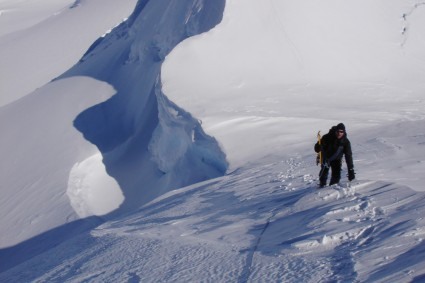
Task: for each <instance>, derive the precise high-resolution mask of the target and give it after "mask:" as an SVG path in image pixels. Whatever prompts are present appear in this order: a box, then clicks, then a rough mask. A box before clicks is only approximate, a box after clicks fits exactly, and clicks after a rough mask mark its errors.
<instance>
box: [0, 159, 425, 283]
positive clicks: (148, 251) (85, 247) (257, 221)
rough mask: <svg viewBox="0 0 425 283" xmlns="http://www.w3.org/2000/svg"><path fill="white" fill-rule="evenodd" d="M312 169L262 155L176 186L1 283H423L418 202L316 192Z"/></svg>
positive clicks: (392, 195)
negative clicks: (224, 172) (197, 181)
mask: <svg viewBox="0 0 425 283" xmlns="http://www.w3.org/2000/svg"><path fill="white" fill-rule="evenodd" d="M279 159H280V158H279ZM269 162H271V163H269ZM312 163H313V162H312V160H311V157H307V156H293V157H286V158H285V157H283V156H282V158H281V159H280V160H279V161H271V159H270V158H269V159H268V161H264V160H263V161H261V162H260V163H257V164H251V165H247V166H244V167H241V168H239V169H238V170H237V171H235V172H232V173H230V174H228V175H226V176H225V177H221V178H217V179H213V180H210V181H207V182H204V183H200V184H197V185H194V186H190V187H187V188H183V189H180V190H175V191H173V192H170V193H168V194H165V195H164V196H162V197H160V198H158V199H156V200H155V201H153V202H151V203H149V204H148V205H146V206H144V207H143V208H141V209H140V210H139V211H138V212H137V213H133V214H131V215H129V216H125V217H119V218H117V219H115V220H113V221H109V222H107V223H105V224H103V225H101V226H99V227H97V228H96V229H94V230H92V231H90V232H86V233H82V234H81V235H80V236H78V237H75V238H73V239H71V240H69V241H67V242H64V243H62V244H60V245H58V246H57V247H55V248H53V249H51V250H49V251H48V252H46V253H44V254H42V255H40V256H38V257H35V258H33V259H32V260H30V261H27V262H25V263H23V264H22V265H20V266H17V267H15V268H12V269H10V270H8V271H6V272H3V273H1V274H0V279H1V280H2V281H6V282H8V281H36V282H82V281H88V282H188V281H195V282H200V281H202V282H388V281H389V282H411V281H413V282H421V281H422V280H423V278H424V277H425V261H424V254H423V252H424V245H423V239H424V224H425V223H424V218H423V215H424V209H425V202H424V201H425V199H424V198H425V195H424V194H423V193H419V192H414V191H412V190H410V189H409V188H406V187H403V186H400V185H397V184H393V183H388V182H384V181H366V180H363V181H361V182H359V183H356V185H354V186H353V187H351V188H346V187H335V188H326V189H322V190H317V189H316V188H315V182H314V179H315V177H314V176H312V175H311V172H313V171H315V169H316V168H315V165H313V164H312ZM415 280H416V281H415Z"/></svg>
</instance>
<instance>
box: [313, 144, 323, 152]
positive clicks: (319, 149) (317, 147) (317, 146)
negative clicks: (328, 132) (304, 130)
mask: <svg viewBox="0 0 425 283" xmlns="http://www.w3.org/2000/svg"><path fill="white" fill-rule="evenodd" d="M321 150H322V146H321V145H320V144H319V143H316V144H315V145H314V151H315V152H320V151H321Z"/></svg>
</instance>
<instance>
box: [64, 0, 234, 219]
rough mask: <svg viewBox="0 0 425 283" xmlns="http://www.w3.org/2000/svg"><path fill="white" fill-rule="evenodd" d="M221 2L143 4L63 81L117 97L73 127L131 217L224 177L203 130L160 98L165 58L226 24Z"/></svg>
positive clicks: (218, 154)
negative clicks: (97, 83) (92, 148)
mask: <svg viewBox="0 0 425 283" xmlns="http://www.w3.org/2000/svg"><path fill="white" fill-rule="evenodd" d="M224 4H225V1H224V0H220V1H206V0H205V1H201V0H184V1H167V0H159V1H158V0H157V1H146V0H144V1H139V3H138V4H137V6H136V9H135V11H134V13H133V14H132V15H131V16H130V17H129V19H128V20H127V21H125V22H123V23H122V24H121V25H119V26H118V27H116V28H115V29H113V30H112V31H111V32H110V33H109V34H107V35H105V36H104V37H102V38H100V39H99V40H97V41H96V42H95V43H93V45H92V46H91V47H90V48H89V50H88V51H87V52H86V54H85V55H84V56H83V58H82V59H81V60H80V62H79V63H78V64H77V65H75V66H74V68H72V69H71V70H69V71H68V72H67V73H65V74H64V76H63V77H70V76H75V75H85V76H90V77H94V78H96V79H98V80H101V81H106V82H108V83H109V84H110V85H112V86H114V88H115V89H116V90H117V94H116V95H115V96H114V97H112V98H111V99H109V100H108V101H105V102H104V103H101V104H98V105H96V106H94V107H91V108H89V109H87V110H86V111H84V112H82V113H81V114H80V115H78V116H77V118H76V119H75V121H74V126H75V127H76V128H77V129H78V130H79V131H80V132H81V133H83V135H84V137H85V138H86V139H87V140H89V141H90V142H91V143H93V144H95V145H96V146H97V147H98V148H99V150H100V152H101V153H102V155H103V162H104V164H105V167H106V171H107V173H108V174H109V175H110V176H111V177H113V178H114V179H115V180H116V181H117V183H118V184H119V186H120V188H121V190H122V192H123V194H124V197H125V200H124V202H123V203H122V205H121V206H120V211H127V210H132V209H134V208H138V207H139V206H140V205H142V204H144V203H146V202H149V201H151V200H152V199H154V198H156V197H157V196H159V195H161V194H163V193H165V192H167V191H169V190H171V189H176V188H179V187H182V186H187V185H190V184H193V183H196V182H200V181H203V180H206V179H210V178H215V177H218V176H222V175H223V174H224V173H225V172H226V170H227V166H228V165H227V161H226V156H225V154H224V153H223V152H222V151H221V149H220V147H219V145H218V142H217V141H216V140H215V139H214V138H212V137H210V136H208V135H207V134H206V133H205V132H204V131H203V130H202V127H201V124H200V123H199V122H198V121H197V119H195V118H194V117H192V115H191V114H189V113H188V112H186V111H184V110H183V109H181V108H180V107H178V106H177V105H175V104H174V103H172V102H171V101H170V100H168V99H167V98H166V97H165V95H164V94H163V93H162V90H161V89H162V84H161V67H162V63H163V61H164V59H165V57H166V56H167V55H168V54H169V53H170V51H171V50H173V48H174V47H175V46H176V45H178V44H179V43H180V42H181V41H183V40H184V39H186V38H188V37H190V36H193V35H196V34H200V33H203V32H206V31H208V30H210V29H212V28H213V27H215V26H216V25H217V24H218V23H219V22H220V21H221V19H222V16H223V11H224Z"/></svg>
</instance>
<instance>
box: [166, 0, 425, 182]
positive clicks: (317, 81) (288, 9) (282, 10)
mask: <svg viewBox="0 0 425 283" xmlns="http://www.w3.org/2000/svg"><path fill="white" fill-rule="evenodd" d="M420 3H421V2H420V1H402V0H400V1H392V2H391V4H389V3H388V1H384V0H382V1H381V0H379V1H345V2H343V3H342V2H339V1H333V0H326V1H310V0H305V1H297V2H294V1H276V0H266V1H261V2H258V1H255V0H233V1H228V3H227V6H226V11H225V14H224V18H223V22H222V24H220V25H219V26H218V27H217V28H216V29H214V31H212V32H210V33H208V34H205V35H200V36H197V37H193V38H190V39H188V40H186V41H184V42H183V43H182V44H180V45H179V46H178V47H177V48H176V49H174V50H173V52H172V53H171V54H170V56H168V57H167V59H166V61H165V63H164V68H163V82H164V92H165V94H166V95H167V96H168V97H170V99H171V100H173V101H175V102H176V103H177V104H178V105H180V106H182V107H183V108H184V109H186V110H188V111H189V112H191V113H192V114H193V115H194V116H195V117H197V118H199V119H201V120H202V122H203V126H204V128H205V129H206V131H207V132H209V133H211V134H212V135H213V136H214V137H216V138H217V139H218V140H219V141H220V142H221V143H222V145H223V147H224V150H225V152H226V154H227V157H228V160H229V162H230V166H231V167H232V166H233V167H234V168H237V167H238V166H240V165H243V164H244V163H246V162H247V161H250V160H252V159H255V158H256V157H261V156H265V155H269V154H274V153H275V152H276V151H278V152H282V151H283V152H290V151H292V150H297V147H298V146H299V145H302V146H306V145H307V144H311V142H312V140H313V139H314V138H315V134H316V133H317V131H318V130H322V133H323V132H324V133H326V132H327V130H328V129H329V128H330V127H331V125H335V124H337V123H339V122H344V123H345V124H346V126H347V128H348V131H349V133H354V132H355V135H352V136H351V137H352V138H356V135H357V134H358V133H359V131H365V130H366V129H368V133H369V131H372V132H373V130H372V129H373V128H376V127H384V125H385V127H389V126H391V125H392V124H393V123H394V121H400V120H402V121H406V120H407V121H409V120H422V119H424V107H425V105H424V103H425V102H424V98H423V92H424V89H425V84H424V81H423V79H422V78H423V77H424V76H425V73H424V69H423V64H424V62H425V52H424V51H423V50H425V46H424V43H425V38H424V34H425V33H424V26H425V23H424V19H425V17H424V14H425V7H424V6H423V5H420ZM194 78H195V79H194ZM372 134H373V133H372ZM375 137H376V136H374V135H373V136H371V138H375ZM418 189H420V188H418Z"/></svg>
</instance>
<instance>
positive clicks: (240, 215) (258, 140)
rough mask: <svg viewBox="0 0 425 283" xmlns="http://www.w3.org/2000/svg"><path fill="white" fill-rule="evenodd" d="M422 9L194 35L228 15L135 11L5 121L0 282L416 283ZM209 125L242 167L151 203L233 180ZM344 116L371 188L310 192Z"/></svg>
mask: <svg viewBox="0 0 425 283" xmlns="http://www.w3.org/2000/svg"><path fill="white" fill-rule="evenodd" d="M93 1H94V0H93ZM89 2H90V1H76V2H75V3H74V5H73V6H72V7H73V10H78V9H80V10H81V8H83V7H84V6H85V5H87V3H89ZM92 3H94V2H92ZM105 3H106V2H105ZM108 3H110V2H108ZM421 3H422V2H420V1H402V0H397V1H392V2H391V3H388V1H372V2H371V1H363V0H361V1H354V0H353V1H351V0H350V1H348V2H347V1H345V2H344V3H343V4H341V3H339V2H338V1H334V0H325V1H319V2H318V1H310V0H303V1H277V0H276V1H272V0H264V1H261V2H259V1H255V0H228V1H227V2H226V4H227V5H226V9H225V13H224V17H223V22H222V23H221V24H220V25H218V26H217V27H216V28H214V29H213V30H211V31H210V32H208V33H203V34H200V35H197V36H194V35H196V34H198V33H200V32H202V31H206V30H209V29H210V28H212V27H213V26H214V25H215V24H217V23H218V22H219V21H220V20H221V16H222V12H223V5H224V2H221V1H215V0H210V1H208V0H205V1H180V0H179V1H165V0H151V1H146V0H141V1H139V2H138V4H137V6H136V9H135V11H134V13H133V15H132V16H131V17H130V18H129V19H128V20H127V21H125V22H124V23H122V24H121V25H119V26H118V27H117V28H115V29H114V30H112V31H111V33H109V34H107V35H106V36H104V37H101V38H100V39H98V40H97V41H96V42H94V44H93V45H92V46H91V47H90V48H89V50H88V51H87V52H86V54H85V55H84V56H83V58H82V59H81V60H80V62H79V63H78V64H77V65H75V66H74V68H72V69H71V70H69V71H68V72H67V73H65V74H64V75H63V76H61V77H60V79H57V80H55V81H54V82H52V83H50V84H48V85H46V86H45V87H43V88H41V89H39V90H37V91H36V92H34V93H32V94H30V95H29V96H26V97H24V98H23V99H21V100H19V101H17V102H15V103H11V104H8V105H6V106H4V107H2V108H0V130H1V132H2V134H3V133H6V136H7V137H8V138H7V139H4V138H3V136H2V139H1V140H0V142H1V144H0V150H1V156H5V157H6V158H5V159H4V163H2V170H1V171H0V174H4V175H2V176H1V178H0V181H1V182H2V183H1V193H2V195H1V198H0V200H1V201H2V203H1V206H0V208H1V215H5V217H3V216H2V219H1V221H2V223H1V226H0V227H2V228H3V227H11V228H10V229H9V228H8V229H6V230H7V231H5V232H3V231H4V230H5V229H2V235H1V237H2V246H3V248H2V249H0V281H2V282H3V281H5V282H22V281H23V282H25V281H40V282H45V281H53V282H82V281H88V282H188V281H196V282H198V281H202V282H234V281H237V282H282V281H284V282H412V281H413V282H423V281H424V280H425V275H424V273H425V266H424V265H425V255H424V253H425V250H424V246H423V235H424V232H423V231H424V229H425V228H424V227H425V226H424V220H423V214H424V193H422V192H415V191H413V190H412V189H411V188H414V189H415V190H418V191H421V190H422V191H423V190H425V188H424V186H423V184H424V183H425V179H424V176H423V172H424V170H425V165H424V160H425V151H424V150H423V146H424V145H425V133H424V129H425V119H424V113H425V112H424V110H425V109H424V108H425V107H424V100H423V91H424V89H425V87H424V83H423V81H422V77H423V75H424V74H423V68H422V66H423V63H424V61H425V60H424V58H425V55H424V51H423V50H425V49H424V48H423V47H424V46H423V44H424V40H423V39H424V34H425V33H424V32H423V27H424V26H425V25H424V24H423V21H424V18H425V17H423V13H424V12H425V10H424V8H425V6H424V5H422V4H421ZM216 5H217V6H216ZM86 7H87V6H86ZM190 36H193V37H190ZM188 37H190V38H189V39H187V40H185V41H184V42H183V43H181V44H179V45H178V46H177V47H176V48H175V49H173V48H174V47H175V46H176V45H177V44H178V43H179V42H181V41H182V40H183V39H185V38H188ZM172 49H173V51H172V52H171V54H169V53H170V51H171V50H172ZM167 54H169V55H167ZM164 60H165V64H164V68H163V71H162V78H161V74H160V72H161V64H162V62H163V61H164ZM83 76H86V77H83ZM87 76H88V77H89V78H87ZM161 80H162V81H163V82H164V91H162V89H161ZM105 82H106V83H105ZM114 93H115V95H114V96H112V95H113V94H114ZM164 93H165V94H166V95H167V96H165V95H164ZM58 94H60V95H58ZM111 96H112V97H111ZM167 97H168V98H167ZM101 101H104V102H103V103H101V104H98V105H96V106H94V107H90V106H92V105H93V104H95V103H99V102H101ZM89 107H90V108H89ZM182 108H184V109H182ZM83 110H84V111H83ZM50 111H53V112H55V115H44V114H45V113H50ZM81 111H83V112H81ZM22 113H28V116H25V117H23V115H22ZM189 113H190V114H189ZM75 118H76V119H75ZM197 119H201V120H202V126H203V127H204V129H206V132H207V133H212V134H213V136H214V137H216V138H217V139H218V141H219V142H220V144H221V145H222V146H223V148H224V149H225V151H226V154H227V158H228V161H229V162H230V170H229V172H228V173H227V175H225V176H224V177H218V178H215V179H213V180H210V181H207V182H204V183H198V184H195V185H192V186H189V187H186V188H183V189H179V190H175V191H172V192H170V193H167V194H165V195H163V196H161V197H158V196H159V195H161V194H163V193H165V192H166V191H168V190H169V189H171V188H173V187H175V188H177V187H180V186H184V185H185V184H188V183H192V182H197V181H199V180H201V179H202V180H203V179H206V178H211V177H214V176H218V175H220V174H222V173H223V171H225V169H226V166H227V164H226V161H225V159H224V154H223V153H222V152H221V151H220V149H219V148H218V145H217V142H216V140H215V139H214V138H211V137H210V136H207V135H206V134H205V133H204V132H203V130H202V128H201V127H200V124H201V123H200V121H198V120H197ZM8 121H17V123H16V124H10V122H8ZM341 121H342V122H345V123H346V125H347V129H348V133H349V138H350V140H351V142H352V145H353V149H354V158H355V161H354V163H355V166H356V172H357V178H358V179H359V181H357V180H356V181H355V182H353V184H351V187H350V186H349V184H346V183H345V180H344V181H343V182H342V183H341V185H340V186H334V187H332V188H326V189H323V190H316V188H315V182H316V181H317V173H318V167H316V166H315V165H314V161H315V157H314V154H313V153H312V146H313V144H314V142H315V134H316V132H317V131H318V130H319V129H321V130H322V132H326V131H327V129H328V128H329V127H330V126H332V125H335V124H336V123H338V122H341ZM72 122H74V125H75V127H76V128H78V130H79V131H80V133H82V134H83V135H84V137H85V138H86V139H88V140H89V141H91V142H92V143H94V144H95V145H96V147H95V146H94V145H92V144H90V143H88V142H87V141H86V140H84V139H83V138H82V137H81V134H80V133H78V132H77V131H76V129H75V128H74V127H72ZM15 125H16V127H15ZM64 125H66V126H64ZM40 132H42V133H46V135H43V136H41V135H40V134H39V133H40ZM100 155H102V156H103V164H101V163H100V161H101V157H100ZM15 158H16V159H15ZM2 162H3V161H2ZM105 171H106V172H105ZM108 174H109V176H108ZM345 174H346V172H343V174H342V175H343V176H345ZM111 177H113V178H111ZM4 180H6V181H4ZM3 188H6V189H3ZM118 188H120V189H121V192H119V191H118ZM105 194H107V196H106V195H105ZM28 196H30V197H28ZM148 201H151V202H150V203H148V204H146V205H145V206H143V207H140V206H141V204H143V203H146V202H148ZM4 204H5V205H4ZM117 207H119V209H117V210H115V211H113V212H112V213H110V214H108V215H106V216H103V219H100V218H99V217H95V216H90V215H98V214H104V213H108V212H109V211H111V210H114V209H116V208H117ZM135 209H136V210H137V211H136V212H134V210H135ZM132 211H133V212H132ZM80 217H85V218H83V219H79V218H80ZM100 223H103V224H102V225H100ZM61 224H63V225H62V226H60V225H61ZM54 227H55V228H54ZM95 227H96V228H95ZM24 239H27V240H26V241H23V240H24ZM15 243H16V245H14V246H11V245H13V244H15Z"/></svg>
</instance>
